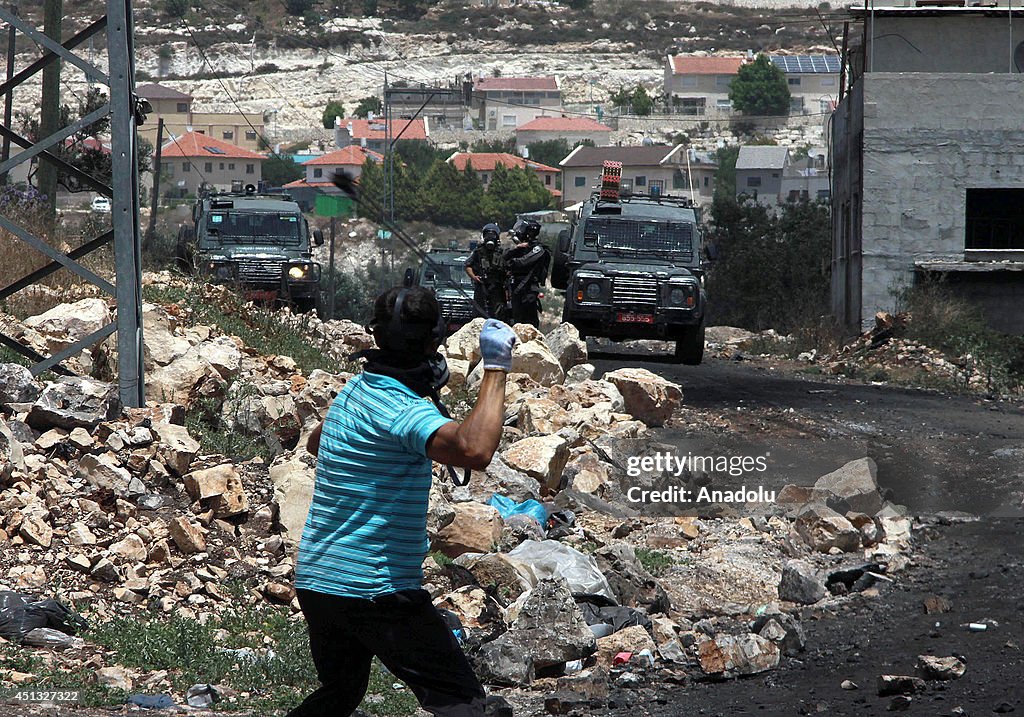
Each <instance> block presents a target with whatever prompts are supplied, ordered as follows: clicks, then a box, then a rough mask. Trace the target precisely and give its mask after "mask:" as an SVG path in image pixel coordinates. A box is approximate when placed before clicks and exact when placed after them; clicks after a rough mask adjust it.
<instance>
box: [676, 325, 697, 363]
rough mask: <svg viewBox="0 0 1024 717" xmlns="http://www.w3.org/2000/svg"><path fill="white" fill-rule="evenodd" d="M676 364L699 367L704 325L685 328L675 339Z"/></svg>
mask: <svg viewBox="0 0 1024 717" xmlns="http://www.w3.org/2000/svg"><path fill="white" fill-rule="evenodd" d="M675 356H676V362H677V363H681V364H686V365H687V366H699V365H700V362H701V361H702V360H703V359H704V324H703V323H702V324H701V325H700V326H687V327H685V328H684V329H683V330H682V331H681V332H680V333H679V338H678V339H676V354H675Z"/></svg>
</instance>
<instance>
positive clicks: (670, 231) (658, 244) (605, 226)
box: [583, 217, 693, 261]
mask: <svg viewBox="0 0 1024 717" xmlns="http://www.w3.org/2000/svg"><path fill="white" fill-rule="evenodd" d="M583 241H584V244H585V245H586V246H592V247H596V248H597V253H598V256H652V255H653V256H658V257H664V258H669V259H676V260H681V261H691V260H692V259H693V225H692V224H691V223H689V222H665V221H654V220H643V219H618V218H614V219H613V218H605V217H601V218H596V217H592V218H590V219H588V220H587V223H586V227H585V228H584V231H583Z"/></svg>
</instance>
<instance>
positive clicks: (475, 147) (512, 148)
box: [469, 137, 516, 154]
mask: <svg viewBox="0 0 1024 717" xmlns="http://www.w3.org/2000/svg"><path fill="white" fill-rule="evenodd" d="M469 151H470V152H505V153H506V154H515V153H516V138H515V137H508V138H506V139H478V140H477V141H476V142H474V143H473V144H472V145H471V146H470V148H469Z"/></svg>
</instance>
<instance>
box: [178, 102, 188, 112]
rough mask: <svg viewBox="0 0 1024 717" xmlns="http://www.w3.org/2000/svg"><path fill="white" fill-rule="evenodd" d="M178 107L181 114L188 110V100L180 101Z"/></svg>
mask: <svg viewBox="0 0 1024 717" xmlns="http://www.w3.org/2000/svg"><path fill="white" fill-rule="evenodd" d="M177 107H178V108H177V112H179V113H181V114H184V113H186V112H188V102H179V103H178V106H177Z"/></svg>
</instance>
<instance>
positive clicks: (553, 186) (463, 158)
mask: <svg viewBox="0 0 1024 717" xmlns="http://www.w3.org/2000/svg"><path fill="white" fill-rule="evenodd" d="M448 162H449V163H450V164H452V165H454V166H455V168H456V169H458V170H459V171H460V172H461V171H463V170H464V169H465V168H466V165H470V164H471V165H472V166H473V171H475V172H476V176H477V177H479V178H480V181H481V182H482V183H483V185H484V189H487V187H488V186H490V184H491V179H493V178H494V169H495V167H497V166H498V165H499V164H500V165H503V166H505V167H518V168H520V169H529V170H530V171H532V172H533V173H534V174H536V175H537V179H539V180H540V183H541V184H543V185H544V188H545V189H547V190H548V191H549V192H551V194H552V196H554V197H555V198H556V199H561V197H562V192H561V191H560V190H559V189H558V171H559V170H558V167H549V166H548V165H546V164H541V163H540V162H533V161H530V160H529V159H524V158H523V157H519V156H517V155H514V154H507V153H505V152H456V153H455V154H453V155H452V156H451V157H449V158H448Z"/></svg>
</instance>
